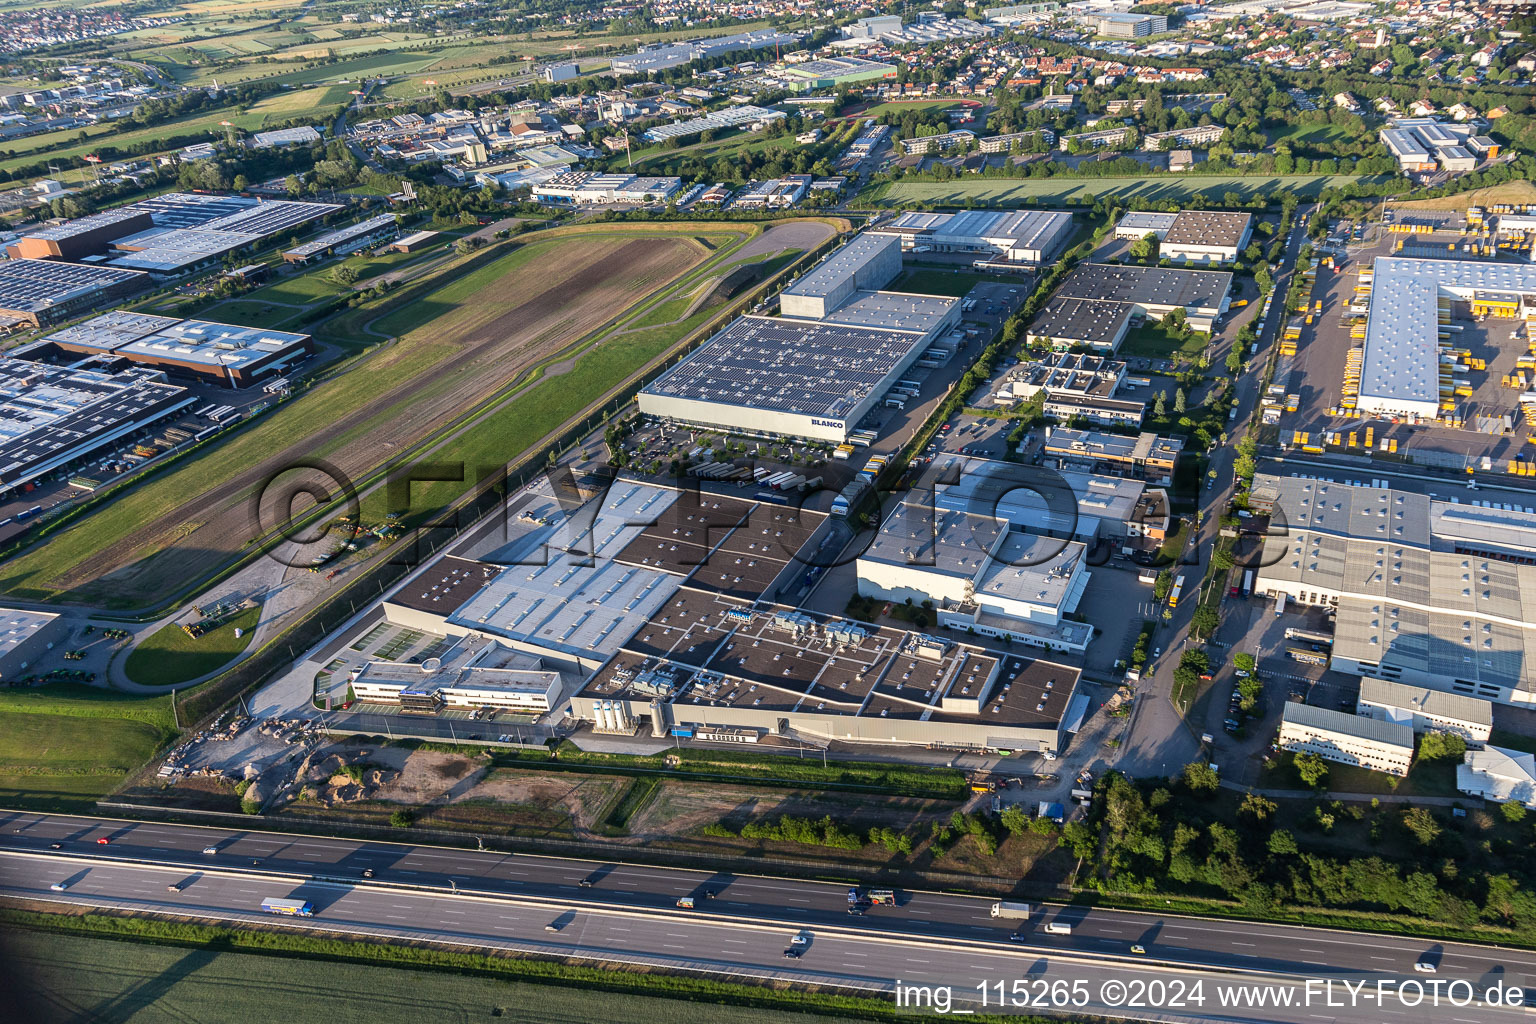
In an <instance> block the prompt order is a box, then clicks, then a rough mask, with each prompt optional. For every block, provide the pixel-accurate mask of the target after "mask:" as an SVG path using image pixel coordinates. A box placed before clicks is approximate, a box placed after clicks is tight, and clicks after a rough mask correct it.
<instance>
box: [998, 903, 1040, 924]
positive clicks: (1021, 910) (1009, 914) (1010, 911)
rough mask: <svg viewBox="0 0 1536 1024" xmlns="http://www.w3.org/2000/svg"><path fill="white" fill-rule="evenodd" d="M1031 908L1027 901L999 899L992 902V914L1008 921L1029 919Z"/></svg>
mask: <svg viewBox="0 0 1536 1024" xmlns="http://www.w3.org/2000/svg"><path fill="white" fill-rule="evenodd" d="M1031 910H1032V908H1031V907H1030V905H1029V904H1028V903H1010V902H1009V901H1007V900H999V901H998V902H996V903H994V904H992V916H993V917H1002V918H1007V919H1008V920H1010V921H1027V920H1029V915H1030V911H1031Z"/></svg>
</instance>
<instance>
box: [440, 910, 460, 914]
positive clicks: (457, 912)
mask: <svg viewBox="0 0 1536 1024" xmlns="http://www.w3.org/2000/svg"><path fill="white" fill-rule="evenodd" d="M443 913H445V914H462V913H464V911H462V910H445V911H443Z"/></svg>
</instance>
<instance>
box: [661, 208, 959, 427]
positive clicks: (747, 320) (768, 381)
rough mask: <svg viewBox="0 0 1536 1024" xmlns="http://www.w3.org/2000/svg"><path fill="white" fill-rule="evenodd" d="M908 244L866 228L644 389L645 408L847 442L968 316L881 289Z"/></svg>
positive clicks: (927, 298) (953, 304) (936, 301)
mask: <svg viewBox="0 0 1536 1024" xmlns="http://www.w3.org/2000/svg"><path fill="white" fill-rule="evenodd" d="M900 272H901V243H900V241H899V240H898V239H897V238H895V237H893V236H889V235H872V234H866V235H860V236H859V237H857V238H855V239H854V240H853V241H851V242H849V243H848V244H847V245H845V246H843V247H842V248H841V249H838V250H837V251H836V252H834V253H833V254H832V255H830V256H829V257H827V258H826V259H825V260H823V261H822V262H821V263H820V264H819V265H818V266H817V267H815V268H814V269H813V270H811V271H810V273H808V274H806V275H805V276H804V277H802V278H800V280H798V281H796V282H795V283H794V284H793V285H791V286H790V287H789V288H786V289H785V290H784V291H783V292H782V293H781V295H780V308H781V310H782V311H783V314H784V315H783V316H779V317H770V316H744V317H741V318H740V319H738V320H736V321H734V322H733V323H731V324H730V325H729V326H728V327H726V328H725V329H724V330H722V331H720V333H718V334H716V335H715V336H714V337H713V338H710V339H709V341H707V342H705V343H704V344H703V345H702V346H700V347H699V348H698V349H697V350H696V351H695V352H694V353H693V354H692V355H690V356H688V358H686V359H684V360H683V361H682V362H681V363H679V364H678V365H677V366H675V367H673V368H672V369H671V370H669V371H667V373H665V374H663V375H662V376H661V377H659V378H657V379H656V380H655V381H654V382H652V383H651V384H649V385H648V386H646V387H645V388H644V389H643V390H642V391H641V392H640V411H641V412H642V413H644V414H646V415H647V416H655V417H657V418H660V419H665V420H670V421H673V422H678V423H688V424H693V425H698V426H704V427H710V428H715V429H723V430H729V431H734V432H739V433H743V434H748V435H752V436H770V437H772V436H783V437H805V438H812V439H816V440H823V441H833V442H837V443H841V442H843V441H845V440H847V438H848V435H849V433H851V432H852V431H853V430H854V429H856V428H857V427H858V424H859V421H860V420H862V419H863V418H864V417H865V416H866V415H868V414H869V412H870V411H871V410H872V409H874V408H875V407H876V406H877V405H878V404H879V403H880V401H881V400H882V399H883V398H884V397H885V395H886V392H887V391H889V390H890V388H891V386H892V385H894V384H895V383H896V382H897V381H899V380H900V379H901V377H902V375H903V374H905V373H906V372H907V370H908V369H909V368H910V367H911V366H912V365H913V364H914V363H916V362H917V361H918V360H919V359H921V358H923V356H924V355H925V354H926V353H927V352H928V351H929V350H930V349H931V348H932V347H933V346H934V343H935V342H936V341H937V340H938V339H939V338H940V336H941V335H943V334H944V333H945V332H946V331H948V330H949V329H950V328H951V327H953V326H954V325H955V324H956V323H957V322H958V321H959V318H960V301H959V300H958V299H955V298H951V297H949V296H945V295H917V294H912V293H908V292H892V291H881V290H880V289H881V288H882V287H883V286H884V285H886V284H889V283H890V281H891V279H892V278H894V277H895V276H896V275H897V274H899V273H900Z"/></svg>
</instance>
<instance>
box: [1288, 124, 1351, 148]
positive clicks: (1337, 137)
mask: <svg viewBox="0 0 1536 1024" xmlns="http://www.w3.org/2000/svg"><path fill="white" fill-rule="evenodd" d="M1268 135H1269V141H1270V142H1278V141H1280V140H1281V139H1288V140H1289V141H1290V142H1292V143H1295V144H1299V145H1306V146H1320V145H1323V144H1325V143H1329V142H1345V141H1348V139H1349V133H1348V132H1347V131H1345V130H1344V129H1343V128H1340V127H1339V126H1338V125H1333V124H1292V125H1286V126H1285V127H1283V128H1276V129H1274V130H1273V131H1271V132H1269V133H1268Z"/></svg>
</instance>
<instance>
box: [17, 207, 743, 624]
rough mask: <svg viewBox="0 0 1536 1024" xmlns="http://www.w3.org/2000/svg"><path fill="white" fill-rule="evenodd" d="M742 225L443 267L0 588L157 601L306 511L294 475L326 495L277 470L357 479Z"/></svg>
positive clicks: (715, 251) (583, 233)
mask: <svg viewBox="0 0 1536 1024" xmlns="http://www.w3.org/2000/svg"><path fill="white" fill-rule="evenodd" d="M695 233H696V234H697V236H699V237H695ZM749 233H750V232H749V230H748V229H746V228H742V227H740V226H736V225H730V224H719V225H715V224H710V225H697V226H691V225H667V226H666V228H665V229H657V228H655V227H650V226H645V225H634V226H633V228H631V227H630V226H627V225H603V226H602V227H601V230H593V229H590V228H582V227H578V228H574V229H568V230H567V229H557V230H552V231H550V232H548V233H541V234H538V235H534V236H529V237H530V238H531V240H529V241H526V242H525V243H524V244H520V245H519V244H514V245H513V246H511V247H509V248H508V249H507V250H506V251H504V252H503V253H502V254H500V255H496V256H493V257H489V258H486V257H477V258H474V259H470V260H467V261H463V262H460V263H456V264H455V265H454V266H453V267H451V268H448V269H446V270H445V271H444V272H443V274H442V275H440V276H439V277H436V278H434V279H433V283H432V284H431V285H430V286H428V287H427V289H426V290H424V291H423V292H422V293H421V294H420V296H419V298H414V299H412V301H410V302H406V303H402V304H401V305H399V306H396V307H391V306H389V305H386V306H385V307H384V308H385V310H387V312H385V313H383V314H382V315H380V316H377V317H375V318H373V319H371V320H364V321H361V322H359V321H356V320H354V321H352V323H353V326H355V327H356V328H357V329H358V330H362V331H365V332H366V333H369V334H377V335H379V336H380V337H381V338H391V339H392V340H390V341H388V342H386V343H383V344H381V345H380V347H379V348H377V349H375V350H373V351H371V352H369V353H367V354H365V355H363V356H361V357H359V358H358V359H357V360H356V361H355V362H354V363H353V364H351V365H350V366H348V367H346V368H345V371H344V372H340V373H337V374H335V375H333V376H331V377H330V378H329V379H326V380H324V381H323V382H321V383H319V384H317V385H316V386H315V387H314V388H312V389H310V390H308V391H306V392H302V393H301V394H300V395H299V396H298V397H296V398H294V399H292V400H291V401H289V402H287V403H285V404H284V405H282V406H281V407H280V408H278V409H277V410H275V411H273V412H270V413H268V414H267V415H266V416H265V417H264V418H263V419H261V420H259V421H257V422H256V423H254V424H252V425H251V426H250V427H249V428H248V429H246V430H244V431H242V432H240V433H238V434H236V435H235V436H233V437H232V438H231V439H229V440H228V441H226V442H224V443H222V444H219V445H217V446H215V447H214V448H213V449H211V450H210V451H208V452H207V453H205V454H201V455H197V456H194V457H192V458H191V459H189V460H188V461H186V462H183V463H182V464H180V465H179V466H178V467H177V468H176V469H174V470H173V471H171V472H169V473H166V474H165V475H163V476H162V477H160V478H158V479H155V480H152V481H150V482H148V483H146V484H145V485H143V486H141V487H139V488H137V489H135V490H134V491H132V492H130V493H128V494H125V495H122V496H119V497H117V498H116V499H114V500H113V501H112V502H110V503H108V504H106V505H104V506H103V507H102V508H101V509H100V510H98V511H97V512H95V513H93V514H91V515H89V516H86V517H84V518H83V519H81V520H80V521H79V522H77V523H75V524H73V525H71V526H70V527H68V528H66V529H64V530H61V531H59V532H58V533H56V534H54V535H53V536H51V537H49V538H48V540H47V542H46V543H44V544H41V545H38V546H36V547H34V548H33V549H32V550H30V551H28V552H27V553H25V554H23V555H22V556H21V557H18V558H14V559H11V560H10V563H9V564H8V565H7V566H6V567H5V568H4V569H3V570H0V590H3V591H4V592H6V593H9V594H12V595H14V596H18V597H27V598H46V597H53V596H65V597H66V598H67V599H70V600H77V601H84V602H91V603H101V604H105V605H107V606H110V607H138V606H143V605H147V604H151V603H153V602H155V601H157V600H161V599H163V598H165V597H166V596H167V595H169V594H172V593H175V592H177V591H179V590H180V589H181V588H182V587H183V586H185V585H187V584H188V583H189V582H192V581H196V580H199V579H202V578H204V577H206V576H207V575H209V574H210V573H212V572H214V571H215V570H217V569H218V568H219V567H220V566H221V565H223V564H225V563H226V562H227V561H228V560H229V559H230V558H231V557H232V556H234V555H236V554H238V553H239V552H240V551H241V550H242V549H243V548H244V547H246V546H247V544H248V543H249V542H250V541H251V539H253V538H254V537H257V536H259V535H261V533H262V531H263V528H266V529H270V528H271V527H272V526H273V525H274V524H276V523H278V522H281V521H282V520H283V519H284V518H285V517H286V516H287V515H288V514H289V513H290V510H292V511H301V510H302V509H303V508H305V507H308V504H309V502H310V499H309V497H308V496H307V494H306V493H305V492H306V487H305V482H306V481H317V482H318V483H319V484H320V487H321V490H322V492H325V491H328V492H331V493H334V492H335V491H336V489H337V484H336V482H335V481H334V480H331V479H326V477H325V476H324V475H323V474H321V473H318V472H316V471H314V470H308V471H302V472H300V471H294V470H293V469H292V467H294V466H298V465H303V464H305V462H306V461H307V460H315V459H320V460H323V461H324V462H325V463H328V464H329V465H330V466H331V467H334V469H335V470H337V471H339V473H340V475H342V476H343V477H345V478H346V479H348V480H360V479H363V478H365V477H367V476H368V475H369V474H370V473H371V472H373V471H375V470H377V469H378V468H379V467H380V466H382V465H383V464H385V463H386V462H387V461H388V460H390V459H391V458H394V457H398V456H399V455H400V454H401V453H402V452H404V451H406V450H408V449H409V448H410V447H411V446H412V445H413V444H415V443H417V442H419V441H421V440H423V439H425V438H427V437H429V436H431V435H432V434H434V433H435V432H437V431H439V430H441V429H442V428H444V427H446V426H447V425H448V424H450V423H452V422H453V421H454V420H455V419H457V418H459V417H461V416H464V415H465V414H466V413H468V412H469V411H471V410H473V409H474V408H475V407H476V406H477V405H478V404H479V403H482V402H484V401H485V400H487V399H489V398H490V397H492V396H494V395H495V394H497V393H498V392H499V391H502V390H503V389H505V388H506V387H508V386H509V385H511V384H513V383H514V382H516V381H517V380H518V379H519V378H520V377H522V376H523V375H524V374H526V373H527V372H528V371H530V370H532V369H533V368H535V367H537V366H538V365H540V364H542V363H544V362H545V361H547V360H549V359H550V358H551V357H552V356H554V355H556V354H557V353H560V352H562V351H564V350H566V349H569V348H571V347H572V346H573V345H575V344H577V343H578V342H580V341H581V340H582V339H584V338H586V337H588V336H590V335H591V334H592V333H593V332H594V331H597V330H599V329H601V328H603V327H605V326H607V325H608V324H610V323H611V322H612V321H613V320H614V319H615V317H617V316H620V315H622V314H623V313H624V312H625V311H627V310H630V309H631V308H633V307H634V306H635V305H636V303H638V302H640V301H642V300H644V299H646V298H647V297H648V296H654V295H655V294H656V293H657V292H658V291H659V290H661V289H663V288H665V287H666V286H667V285H669V284H671V283H672V282H674V281H676V280H677V279H678V278H679V277H681V276H683V275H685V274H687V273H689V272H690V271H691V270H693V269H694V268H696V267H698V266H699V265H700V264H702V263H704V262H705V261H707V260H709V259H711V258H715V257H719V256H722V255H724V254H726V253H729V252H730V251H731V250H732V249H734V248H735V247H736V246H737V245H738V244H739V243H740V242H741V241H743V240H744V239H745V238H746V236H747V235H748V234H749ZM706 241H707V243H708V244H706ZM344 315H345V316H354V317H355V316H356V315H357V314H356V313H349V314H344ZM550 426H551V427H553V426H555V424H550ZM498 454H500V453H498ZM505 454H506V456H507V457H511V456H513V455H515V454H516V453H505ZM470 472H473V467H471V468H470ZM295 492H297V493H296V494H295ZM258 495H260V499H259V500H258V498H257V496H258ZM258 508H259V510H260V515H257V514H256V510H257V509H258Z"/></svg>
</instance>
